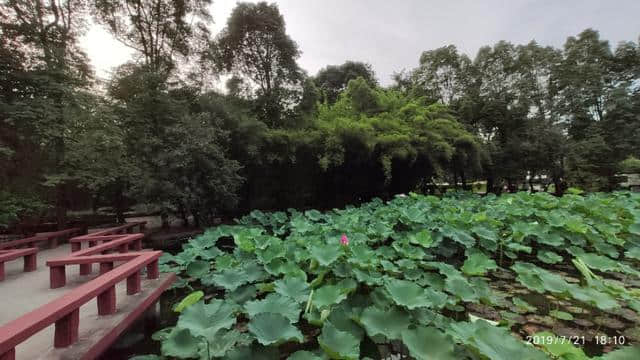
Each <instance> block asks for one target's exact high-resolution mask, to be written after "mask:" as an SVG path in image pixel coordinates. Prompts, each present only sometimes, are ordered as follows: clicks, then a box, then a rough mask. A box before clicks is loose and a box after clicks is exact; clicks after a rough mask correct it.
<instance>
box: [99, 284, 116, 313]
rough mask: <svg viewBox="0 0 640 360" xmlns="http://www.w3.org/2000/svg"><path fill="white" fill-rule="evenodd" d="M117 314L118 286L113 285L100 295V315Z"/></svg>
mask: <svg viewBox="0 0 640 360" xmlns="http://www.w3.org/2000/svg"><path fill="white" fill-rule="evenodd" d="M115 312H116V286H115V285H111V286H110V287H108V288H107V290H105V291H104V292H103V293H102V294H100V295H98V315H111V314H113V313H115Z"/></svg>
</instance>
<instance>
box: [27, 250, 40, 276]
mask: <svg viewBox="0 0 640 360" xmlns="http://www.w3.org/2000/svg"><path fill="white" fill-rule="evenodd" d="M37 267H38V260H37V258H36V254H30V255H26V256H25V257H24V272H29V271H35V270H36V268H37Z"/></svg>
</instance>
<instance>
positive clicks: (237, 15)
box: [210, 2, 303, 126]
mask: <svg viewBox="0 0 640 360" xmlns="http://www.w3.org/2000/svg"><path fill="white" fill-rule="evenodd" d="M285 30H286V29H285V22H284V18H283V17H282V15H281V14H280V11H279V9H278V6H277V5H276V4H267V3H266V2H259V3H256V4H251V3H238V5H237V6H236V7H235V8H234V9H233V11H232V13H231V16H230V17H229V19H228V20H227V25H226V27H225V28H224V29H223V30H222V31H221V33H220V35H219V36H218V38H217V40H216V42H215V44H212V47H211V54H210V56H211V57H212V58H213V59H214V60H215V61H216V63H217V64H218V66H219V68H220V69H223V70H226V71H229V72H233V73H237V74H240V75H242V76H244V77H246V78H247V79H249V80H250V81H251V82H252V84H253V85H254V86H257V90H256V91H255V95H256V96H257V101H256V108H257V109H256V113H257V114H258V117H259V118H260V119H261V120H263V121H264V122H265V123H267V124H269V125H270V126H278V125H279V124H280V121H281V118H282V114H283V113H284V112H285V110H286V109H287V108H288V107H290V106H291V105H292V104H291V99H292V95H293V91H292V90H293V89H294V88H295V87H297V86H299V85H300V84H301V81H302V79H303V77H302V72H301V71H300V69H299V67H298V64H297V63H296V59H297V58H298V57H299V56H300V51H299V50H298V45H297V44H296V43H295V42H294V41H293V40H291V38H290V37H289V36H288V35H287V34H286V31H285Z"/></svg>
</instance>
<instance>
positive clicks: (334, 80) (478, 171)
mask: <svg viewBox="0 0 640 360" xmlns="http://www.w3.org/2000/svg"><path fill="white" fill-rule="evenodd" d="M210 4H211V1H209V0H197V1H196V0H126V1H112V0H99V1H95V2H87V1H82V0H61V1H54V2H45V1H41V0H39V1H29V2H24V1H13V0H9V1H6V2H4V3H2V4H1V5H0V13H1V14H2V17H0V34H1V35H2V36H0V58H1V60H2V61H0V167H2V171H1V172H0V189H1V190H0V208H1V209H2V210H1V211H0V226H8V225H9V224H10V223H15V222H16V221H19V220H20V219H25V218H27V217H28V216H29V215H43V216H44V215H49V216H55V217H56V218H57V221H58V222H59V223H60V224H64V221H65V218H66V211H67V210H69V209H81V208H87V207H92V208H94V209H96V208H97V207H99V206H108V207H111V208H112V209H113V210H114V211H115V212H116V213H117V214H118V218H119V220H120V221H123V220H124V213H125V212H126V211H127V209H129V208H130V207H131V206H132V205H134V204H148V205H151V206H153V207H154V208H156V209H159V211H160V212H161V213H162V214H163V215H164V217H165V219H166V216H167V215H168V214H172V213H173V214H175V215H177V216H180V217H182V218H183V219H184V220H185V222H188V221H189V220H188V219H189V218H192V219H193V221H194V222H195V223H198V224H205V223H209V222H212V221H213V220H214V218H215V217H217V216H220V214H230V215H233V214H237V213H242V212H246V211H247V210H249V209H254V208H262V209H286V208H288V207H295V208H306V207H316V208H331V207H336V206H342V205H345V204H348V203H357V202H361V201H366V200H369V199H371V198H373V197H376V196H378V197H382V198H385V197H391V196H393V195H394V194H397V193H405V192H409V191H423V192H426V191H434V189H435V188H436V187H437V184H445V183H446V184H449V185H450V186H453V187H463V188H469V187H470V185H471V183H474V182H476V183H477V182H480V181H482V182H486V186H487V192H496V193H498V192H500V191H504V189H507V190H509V191H515V190H517V189H518V188H523V189H524V188H528V189H529V190H534V182H540V183H541V185H542V187H543V189H548V188H549V187H550V185H551V184H553V185H554V188H555V191H556V193H557V194H561V193H562V191H563V190H564V189H566V188H567V187H568V186H575V187H580V188H582V189H584V190H587V191H601V190H611V189H614V188H615V187H616V183H617V181H618V176H617V174H619V173H620V172H635V171H636V170H637V169H638V166H637V163H638V160H637V159H638V158H640V118H639V116H640V115H639V114H640V87H639V86H638V84H639V82H640V46H639V45H638V42H634V41H627V42H622V43H620V44H618V45H617V46H615V47H612V46H611V45H610V44H609V42H608V41H606V40H604V39H601V37H600V35H599V33H598V32H597V31H596V30H593V29H587V30H585V31H583V32H581V33H580V34H577V35H576V36H571V37H569V38H568V39H567V41H566V43H565V44H564V46H563V47H562V48H554V47H549V46H542V45H540V44H538V43H536V42H535V41H531V42H529V43H527V44H512V43H509V42H507V41H500V42H497V43H496V44H491V45H487V46H484V47H482V48H480V49H479V51H478V52H477V54H475V56H470V55H467V54H463V53H461V52H460V51H459V50H458V48H456V46H455V45H447V46H444V47H441V48H438V49H426V51H424V52H423V53H422V54H421V56H420V58H419V59H418V60H419V65H418V66H417V67H416V68H415V69H410V70H408V71H403V72H401V73H398V74H396V76H395V83H394V84H393V85H391V86H387V87H384V86H381V85H380V83H379V82H378V80H377V79H376V75H375V72H374V70H373V67H372V66H371V65H370V64H368V63H366V62H361V61H345V62H344V63H343V64H339V65H327V66H325V67H324V68H322V69H321V70H320V71H318V73H317V74H316V75H315V76H309V75H307V73H306V72H305V71H304V70H303V69H301V68H300V67H299V65H298V63H297V61H298V59H299V57H300V55H301V52H300V49H299V47H298V44H297V43H296V42H295V41H294V39H292V38H291V37H290V36H289V35H288V34H287V31H286V23H285V19H284V17H283V15H282V14H281V13H280V11H279V9H278V7H277V5H275V4H269V3H266V2H259V3H244V2H240V3H238V4H237V5H236V7H235V8H234V10H233V11H232V13H231V15H230V17H229V19H228V20H227V22H226V24H225V26H224V28H223V29H222V31H221V32H220V33H219V34H217V35H215V36H212V34H211V33H210V30H209V26H210V24H211V21H212V16H211V14H210V13H209V8H210V7H209V5H210ZM91 17H93V18H94V20H95V22H96V23H97V25H94V26H104V27H105V28H106V29H107V30H108V31H109V32H110V33H111V34H112V35H113V36H114V37H115V38H116V39H117V40H118V41H120V42H122V43H123V44H125V45H126V46H128V47H130V48H132V49H134V51H135V55H134V57H133V58H132V59H131V61H130V62H128V63H125V64H122V65H121V66H119V67H118V68H117V69H115V71H113V73H112V74H111V76H110V78H109V79H107V81H106V83H104V84H102V83H99V82H97V81H95V80H94V78H93V74H92V70H91V64H90V61H89V59H88V58H87V56H86V55H85V54H84V52H83V51H82V49H81V48H80V46H79V44H78V40H79V39H80V37H81V36H82V35H83V34H84V32H85V31H86V30H87V26H88V25H89V24H88V19H90V18H91ZM220 80H221V81H224V82H226V88H227V90H226V91H224V92H223V91H213V90H211V89H213V88H215V87H214V86H213V85H214V82H215V81H220Z"/></svg>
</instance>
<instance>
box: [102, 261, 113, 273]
mask: <svg viewBox="0 0 640 360" xmlns="http://www.w3.org/2000/svg"><path fill="white" fill-rule="evenodd" d="M110 270H113V261H111V262H102V263H100V275H102V274H104V273H106V272H107V271H110Z"/></svg>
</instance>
